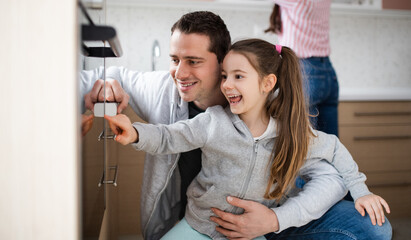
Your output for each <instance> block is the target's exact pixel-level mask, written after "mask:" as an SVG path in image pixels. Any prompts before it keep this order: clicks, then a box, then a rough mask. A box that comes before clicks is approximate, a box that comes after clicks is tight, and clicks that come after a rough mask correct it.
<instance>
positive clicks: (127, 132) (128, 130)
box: [104, 114, 138, 145]
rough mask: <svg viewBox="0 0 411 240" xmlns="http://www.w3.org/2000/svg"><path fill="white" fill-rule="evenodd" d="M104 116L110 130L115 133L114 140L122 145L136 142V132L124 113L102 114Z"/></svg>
mask: <svg viewBox="0 0 411 240" xmlns="http://www.w3.org/2000/svg"><path fill="white" fill-rule="evenodd" d="M104 118H105V119H106V120H107V121H108V124H109V126H110V128H111V131H113V133H114V134H115V135H116V136H115V138H114V140H115V141H117V142H119V143H121V144H123V145H127V144H129V143H134V142H137V140H138V133H137V131H136V129H135V128H134V127H133V125H132V124H131V121H130V119H129V118H128V117H127V116H126V115H124V114H118V115H116V116H112V117H111V116H108V115H104Z"/></svg>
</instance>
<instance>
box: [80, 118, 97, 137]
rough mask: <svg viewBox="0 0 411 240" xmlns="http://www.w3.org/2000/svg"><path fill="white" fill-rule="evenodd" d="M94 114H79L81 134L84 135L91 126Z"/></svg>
mask: <svg viewBox="0 0 411 240" xmlns="http://www.w3.org/2000/svg"><path fill="white" fill-rule="evenodd" d="M93 121H94V115H93V114H90V115H85V114H82V115H81V135H82V136H83V137H84V136H86V134H87V133H88V131H90V129H91V127H92V126H93Z"/></svg>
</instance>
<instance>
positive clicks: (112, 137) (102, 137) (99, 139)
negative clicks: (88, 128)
mask: <svg viewBox="0 0 411 240" xmlns="http://www.w3.org/2000/svg"><path fill="white" fill-rule="evenodd" d="M114 138H116V135H115V134H112V135H107V136H104V130H103V131H102V132H101V133H100V135H99V136H98V138H97V140H98V141H101V139H114Z"/></svg>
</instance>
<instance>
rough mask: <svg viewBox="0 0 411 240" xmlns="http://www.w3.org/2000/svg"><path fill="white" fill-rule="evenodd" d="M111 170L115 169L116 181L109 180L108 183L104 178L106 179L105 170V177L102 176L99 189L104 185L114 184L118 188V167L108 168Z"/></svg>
mask: <svg viewBox="0 0 411 240" xmlns="http://www.w3.org/2000/svg"><path fill="white" fill-rule="evenodd" d="M108 168H109V169H110V170H111V169H114V171H115V172H114V179H113V180H108V181H105V180H104V178H105V176H104V172H105V171H104V170H103V175H102V176H101V179H100V182H99V183H98V187H101V185H103V184H113V185H114V187H117V175H118V166H111V167H108Z"/></svg>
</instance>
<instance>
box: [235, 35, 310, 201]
mask: <svg viewBox="0 0 411 240" xmlns="http://www.w3.org/2000/svg"><path fill="white" fill-rule="evenodd" d="M230 50H231V51H234V52H236V53H240V54H242V55H244V56H245V57H246V58H247V59H248V61H249V62H250V64H251V65H252V66H253V67H254V68H255V69H256V70H257V72H258V73H259V77H260V79H263V78H264V77H265V76H267V75H269V74H274V75H275V76H276V77H277V83H276V84H275V86H274V88H273V89H272V91H271V93H270V95H269V96H268V98H267V102H266V109H267V112H268V114H269V115H270V116H272V117H273V118H275V119H276V120H277V126H278V128H277V138H276V139H275V143H274V148H273V151H272V153H271V161H270V163H271V166H270V176H269V182H268V185H267V188H266V192H265V196H264V197H265V198H268V199H280V198H281V197H282V196H283V195H284V194H285V193H286V192H287V190H288V189H289V188H291V187H292V186H293V184H294V182H295V180H296V177H297V174H298V171H299V169H300V168H301V166H302V165H303V164H304V162H305V159H306V155H307V152H308V146H309V141H310V138H311V136H313V135H312V132H311V128H310V121H309V118H308V112H307V105H306V101H305V97H304V91H303V83H302V74H301V71H300V66H299V61H298V58H297V56H296V55H295V53H294V52H293V51H292V50H291V49H290V48H288V47H282V50H281V54H280V53H278V52H277V50H276V48H275V46H274V45H272V44H271V43H269V42H266V41H264V40H261V39H247V40H242V41H238V42H236V43H235V44H233V45H232V46H231V48H230ZM273 186H274V189H273Z"/></svg>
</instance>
